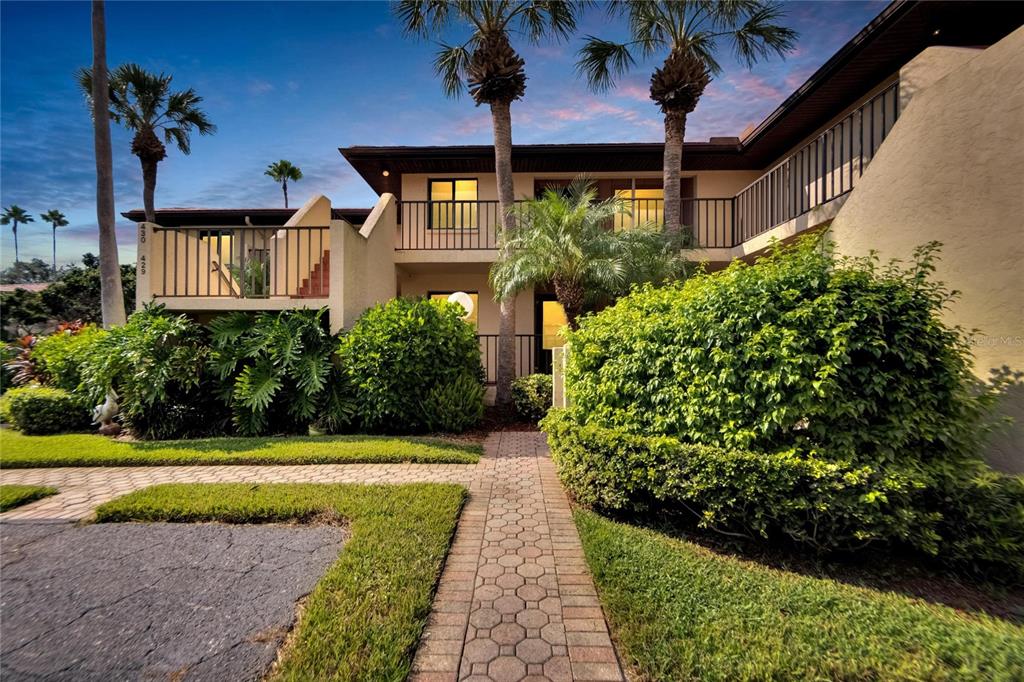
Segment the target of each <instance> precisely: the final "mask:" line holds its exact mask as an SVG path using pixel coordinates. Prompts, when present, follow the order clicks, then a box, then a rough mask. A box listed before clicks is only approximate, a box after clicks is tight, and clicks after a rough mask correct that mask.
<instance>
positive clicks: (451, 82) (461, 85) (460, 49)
mask: <svg viewBox="0 0 1024 682" xmlns="http://www.w3.org/2000/svg"><path fill="white" fill-rule="evenodd" d="M470 58H471V55H470V52H469V50H468V49H466V47H465V46H464V45H446V44H442V45H441V47H440V48H439V49H438V51H437V54H436V55H435V56H434V73H436V74H437V75H438V76H440V78H441V89H442V90H443V91H444V94H445V96H446V97H451V98H453V99H454V98H458V97H460V96H461V95H462V93H463V92H465V90H466V80H465V79H466V70H467V69H468V68H469V62H470Z"/></svg>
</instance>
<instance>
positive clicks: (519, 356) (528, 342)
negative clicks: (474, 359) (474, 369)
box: [477, 334, 551, 386]
mask: <svg viewBox="0 0 1024 682" xmlns="http://www.w3.org/2000/svg"><path fill="white" fill-rule="evenodd" d="M477 339H479V340H480V362H481V363H482V364H483V366H484V377H485V381H486V383H487V385H489V386H490V385H493V384H494V383H496V382H497V380H498V335H497V334H478V335H477ZM538 349H541V337H540V336H539V335H536V334H516V376H517V377H521V376H526V375H527V374H533V373H534V372H543V371H548V372H550V371H551V367H550V366H548V364H549V363H550V358H548V359H547V362H545V352H544V351H543V350H540V352H538Z"/></svg>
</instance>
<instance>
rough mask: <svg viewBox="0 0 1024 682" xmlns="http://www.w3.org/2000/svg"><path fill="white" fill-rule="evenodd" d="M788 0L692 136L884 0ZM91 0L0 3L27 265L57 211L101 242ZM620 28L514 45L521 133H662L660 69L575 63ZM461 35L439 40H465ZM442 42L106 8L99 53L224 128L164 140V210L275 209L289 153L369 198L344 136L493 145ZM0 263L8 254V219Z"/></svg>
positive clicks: (337, 21)
mask: <svg viewBox="0 0 1024 682" xmlns="http://www.w3.org/2000/svg"><path fill="white" fill-rule="evenodd" d="M886 4H887V3H886V2H884V1H881V2H879V1H876V2H792V3H787V4H786V9H787V17H786V23H787V24H788V25H789V26H791V27H793V28H794V29H796V30H797V31H798V32H799V33H800V38H799V42H798V48H797V49H796V51H795V52H793V53H792V54H791V55H789V57H788V58H787V59H786V60H784V61H783V60H781V59H772V60H769V61H767V62H764V63H762V64H759V65H757V66H755V67H754V68H753V70H749V71H748V70H747V69H746V68H745V67H742V66H740V65H738V64H737V63H736V62H735V61H734V60H732V59H731V58H730V57H729V55H728V54H726V55H723V58H722V64H723V66H724V67H725V70H724V72H723V73H722V75H721V76H720V77H718V78H716V79H715V80H714V81H713V82H712V84H711V85H710V87H709V88H708V89H707V91H706V93H705V95H704V97H703V99H702V100H701V102H700V105H699V106H698V108H697V110H696V111H695V112H694V113H693V114H691V115H690V117H689V120H688V125H687V130H686V137H687V140H691V141H694V140H706V139H707V138H708V137H709V136H712V135H739V134H740V133H741V132H742V131H743V129H744V128H746V127H747V125H748V124H756V123H758V122H759V121H760V120H761V119H762V118H764V116H765V115H767V114H768V113H769V112H771V111H772V110H773V109H774V108H775V107H777V106H778V105H779V104H780V103H781V102H782V101H783V100H784V99H785V98H786V96H788V95H789V94H790V93H791V92H792V91H793V90H794V89H796V88H797V87H798V86H799V85H800V84H802V83H803V82H804V81H805V80H806V78H807V77H808V76H809V75H810V74H811V73H813V72H814V71H815V70H816V69H817V68H818V67H819V66H821V64H822V63H823V62H825V61H826V60H827V59H828V58H829V57H830V56H832V54H834V53H835V51H836V50H838V49H839V48H840V47H841V46H842V45H843V44H844V43H845V42H846V41H847V40H849V39H850V38H851V37H852V36H853V35H854V34H855V33H856V32H857V31H858V30H860V29H861V28H862V27H863V26H864V25H865V24H866V23H867V22H869V21H870V20H871V19H872V18H873V17H875V16H876V15H877V14H878V13H879V12H880V11H881V10H882V9H883V8H884V7H885V5H886ZM89 17H90V6H89V3H87V2H2V3H0V40H2V46H0V125H2V127H0V203H2V205H3V206H9V205H10V204H18V205H19V206H21V207H23V208H25V209H27V210H28V211H30V212H31V213H32V214H33V215H34V216H35V218H36V222H35V223H33V224H30V225H27V226H23V227H21V228H19V243H20V244H19V245H20V249H21V258H22V260H29V259H30V258H33V257H40V258H43V259H45V260H47V261H48V260H49V258H50V228H49V226H48V225H47V224H45V223H42V222H41V221H40V219H39V217H38V214H39V213H43V212H45V211H47V210H49V209H52V208H56V209H59V210H61V211H63V212H64V213H65V214H67V216H68V218H69V220H70V221H71V225H70V226H69V227H67V228H64V229H63V230H62V231H60V232H59V233H58V243H57V248H58V261H59V262H60V263H62V264H63V263H68V262H72V261H77V260H78V259H79V257H80V256H81V254H82V253H84V252H86V251H92V252H96V251H97V250H98V246H97V239H96V213H95V191H96V190H95V166H94V161H93V139H92V127H91V121H90V118H89V114H88V111H87V110H86V106H85V101H84V98H83V96H82V95H81V93H80V92H79V90H78V87H77V84H76V83H75V80H74V73H75V71H76V70H77V69H78V68H79V67H81V66H87V65H88V64H89V63H90V62H91V58H92V57H91V42H90V19H89ZM587 34H595V35H600V36H602V37H609V38H613V39H617V38H621V37H622V28H621V27H619V26H616V25H615V23H614V22H610V21H609V19H608V18H607V16H606V14H605V13H604V11H603V9H594V10H591V12H590V13H589V14H588V15H587V16H586V17H585V18H584V20H583V22H582V26H581V28H580V31H579V35H578V36H577V37H576V38H574V39H573V40H572V41H570V42H569V43H568V44H561V45H542V46H531V45H529V44H525V43H524V42H523V41H519V42H518V43H517V44H516V47H517V49H519V51H520V52H521V54H522V55H523V57H524V58H525V60H526V69H527V74H528V76H529V81H528V85H527V91H526V97H525V99H524V100H523V101H520V102H516V103H515V104H514V105H513V108H512V122H513V141H514V142H515V143H560V142H635V141H649V142H657V141H661V140H662V139H663V129H662V123H661V117H660V115H659V111H658V109H657V107H656V106H655V105H654V103H653V102H651V101H650V99H649V98H648V94H647V81H648V78H649V76H650V71H651V70H652V64H653V62H652V64H645V65H640V67H639V68H637V69H636V70H635V71H634V72H633V73H631V74H630V76H628V77H627V78H626V79H624V80H623V81H622V82H621V83H620V84H619V87H618V88H617V89H616V90H615V91H613V92H611V93H608V94H604V95H594V94H591V93H590V92H588V91H587V89H586V87H585V84H584V83H583V82H582V81H580V80H579V79H577V78H576V76H575V74H574V72H573V64H574V62H575V53H576V51H577V50H578V48H579V45H580V42H581V41H582V36H584V35H587ZM466 35H467V33H466V31H465V30H464V29H463V30H453V31H451V33H450V34H449V35H445V36H442V37H441V38H444V39H447V40H450V41H456V40H458V41H460V42H461V41H462V40H464V39H465V36H466ZM435 50H436V45H435V44H433V43H432V42H424V41H415V40H412V39H408V38H405V37H403V36H402V34H401V31H400V29H399V27H398V25H397V22H396V20H395V19H394V18H393V17H392V15H391V7H390V5H389V4H388V3H387V2H344V3H342V2H311V3H307V2H268V3H253V2H174V3H172V2H146V3H136V2H109V3H108V4H107V61H108V63H109V64H110V66H111V68H113V67H115V66H116V65H118V64H121V63H124V62H128V61H134V62H138V63H140V64H142V65H143V66H144V67H146V68H147V69H150V70H153V71H164V72H167V73H169V74H172V75H173V76H174V86H175V88H176V89H177V88H185V87H189V86H191V87H194V88H195V89H196V90H197V91H198V92H199V94H200V95H202V96H203V97H204V98H205V101H204V103H203V108H204V109H205V111H206V112H207V114H208V115H209V117H210V118H211V119H212V120H213V122H214V123H216V124H217V126H218V129H219V130H218V132H217V133H216V135H213V136H210V137H198V136H196V137H195V138H194V139H193V143H192V154H191V156H184V155H182V154H181V153H180V152H179V151H178V150H177V149H171V148H169V149H168V158H167V159H166V160H165V161H164V162H162V163H161V164H160V168H159V177H158V181H157V188H156V202H157V206H158V207H169V206H202V207H241V206H245V207H261V206H280V205H283V203H282V198H281V192H280V187H278V186H277V185H276V184H275V183H274V182H273V181H272V180H271V179H270V178H268V177H265V176H264V175H263V171H264V169H265V168H266V166H267V164H268V163H270V162H272V161H276V160H278V159H282V158H285V159H289V160H290V161H292V162H293V163H295V164H296V165H298V166H299V167H300V168H302V171H303V173H304V175H305V178H304V179H303V180H302V181H301V182H299V183H297V184H295V185H294V186H292V187H290V195H291V198H292V200H293V203H294V204H301V203H302V201H303V200H304V199H305V198H306V197H308V196H309V195H310V194H312V193H314V192H320V193H323V194H325V195H327V196H328V197H330V199H331V201H332V203H333V204H334V205H335V206H345V207H370V206H372V205H373V203H374V201H375V199H376V195H375V194H374V192H373V191H372V190H371V189H370V188H369V187H368V186H367V185H366V184H365V182H363V180H362V179H361V178H360V177H359V176H358V175H356V173H355V171H353V170H352V168H351V167H350V166H349V165H348V163H347V162H346V161H345V160H344V159H343V158H342V157H341V155H340V154H339V153H338V151H337V148H338V147H339V146H348V145H357V144H358V145H439V144H440V145H447V144H453V145H455V144H489V143H490V142H491V139H492V138H491V129H490V115H489V112H488V111H487V109H486V108H475V107H474V106H473V104H472V102H471V100H469V99H468V98H465V97H464V98H462V99H459V100H448V99H446V98H445V97H444V96H443V94H442V92H441V88H440V85H439V83H438V80H437V79H436V78H435V77H434V74H433V71H432V67H431V61H432V57H433V53H434V51H435ZM113 143H114V177H115V196H116V201H117V211H118V214H120V212H121V211H125V210H128V209H131V208H138V207H141V205H142V181H141V171H140V169H139V163H138V159H137V158H136V157H134V156H132V155H131V154H130V150H129V146H130V136H129V134H128V133H127V132H126V131H124V130H123V129H121V128H119V127H118V126H116V125H114V126H113ZM2 229H3V235H2V241H0V262H2V264H3V265H4V266H6V265H8V264H10V262H12V261H13V260H14V248H13V238H12V236H11V230H10V228H9V227H4V228H2ZM134 239H135V237H134V229H133V225H131V224H130V223H128V222H126V221H123V220H122V221H121V222H119V223H118V242H119V244H120V248H121V261H122V262H123V263H124V262H129V263H130V262H134V260H135V241H134Z"/></svg>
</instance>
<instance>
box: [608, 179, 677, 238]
mask: <svg viewBox="0 0 1024 682" xmlns="http://www.w3.org/2000/svg"><path fill="white" fill-rule="evenodd" d="M615 196H616V197H618V198H619V199H622V200H623V201H625V202H626V205H627V206H628V207H629V209H630V212H631V213H632V214H633V215H632V216H628V215H617V216H615V229H616V230H626V229H629V228H631V227H633V226H634V225H643V224H644V223H653V224H655V225H661V224H663V223H664V222H665V191H664V190H662V189H617V190H615Z"/></svg>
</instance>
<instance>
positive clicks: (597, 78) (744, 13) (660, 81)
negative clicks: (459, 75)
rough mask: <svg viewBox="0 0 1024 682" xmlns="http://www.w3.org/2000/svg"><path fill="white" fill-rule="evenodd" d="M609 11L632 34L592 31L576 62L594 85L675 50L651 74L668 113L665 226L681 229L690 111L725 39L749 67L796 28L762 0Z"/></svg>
mask: <svg viewBox="0 0 1024 682" xmlns="http://www.w3.org/2000/svg"><path fill="white" fill-rule="evenodd" d="M609 11H610V12H612V13H614V14H618V15H625V17H626V19H627V20H628V23H629V32H630V34H631V37H632V40H630V41H629V42H626V43H616V42H613V41H610V40H602V39H600V38H596V37H594V36H587V38H586V43H585V44H584V46H583V48H582V49H581V50H580V51H579V61H578V62H577V64H576V69H577V72H579V73H580V74H582V75H583V76H585V77H586V79H587V82H588V83H589V85H590V87H591V88H592V89H593V90H595V91H597V92H602V91H606V90H608V89H610V88H611V87H613V85H614V80H615V77H616V76H622V75H624V74H625V73H626V72H627V71H629V69H630V68H631V67H633V66H635V65H636V56H637V55H638V54H639V55H640V56H641V57H644V58H647V57H651V56H653V55H654V54H656V53H658V52H662V51H664V50H667V51H668V56H667V57H666V58H665V61H664V62H663V63H662V65H661V67H659V68H657V69H655V71H654V74H653V75H652V76H651V99H652V100H654V101H655V102H656V103H657V104H658V106H660V107H661V111H662V112H663V113H664V114H665V161H664V181H663V187H664V193H665V229H666V230H669V231H679V230H680V229H681V216H682V212H681V204H682V200H681V196H680V189H679V173H680V170H681V169H682V162H683V136H684V134H685V132H686V115H687V114H689V113H690V112H692V111H693V110H694V108H696V106H697V102H698V101H699V100H700V97H701V95H702V94H703V93H704V88H706V87H707V85H708V83H710V82H711V77H712V76H715V75H717V74H718V73H720V72H721V70H722V69H721V66H720V65H719V63H718V61H717V60H716V59H715V53H716V51H717V49H718V47H719V45H720V43H721V42H722V41H723V40H726V41H728V42H731V43H732V48H733V53H734V54H735V55H736V57H737V58H738V59H739V60H740V61H742V62H744V63H745V64H746V65H747V67H748V68H749V67H750V66H753V64H754V63H755V62H756V61H757V60H759V59H762V58H766V57H768V56H770V55H772V54H778V55H780V56H783V55H785V53H786V52H788V51H789V50H790V49H791V48H792V47H793V44H794V42H795V40H796V32H795V31H793V30H792V29H789V28H786V27H784V26H780V25H779V24H778V23H776V22H777V21H778V20H779V19H780V18H781V17H782V16H783V12H782V10H781V8H780V6H779V5H778V4H776V3H774V2H766V1H763V0H691V1H688V2H679V1H673V0H618V1H616V2H612V3H611V4H610V5H609Z"/></svg>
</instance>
